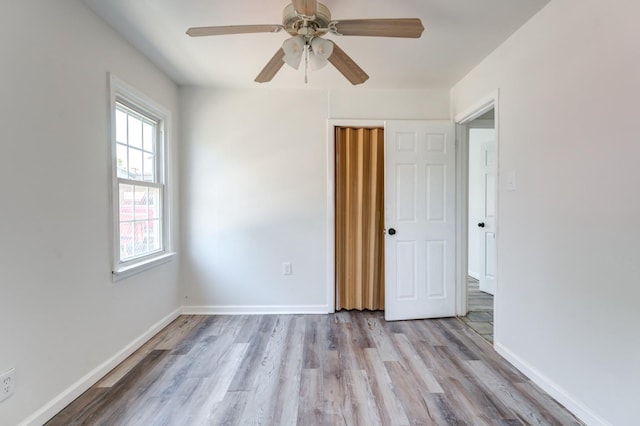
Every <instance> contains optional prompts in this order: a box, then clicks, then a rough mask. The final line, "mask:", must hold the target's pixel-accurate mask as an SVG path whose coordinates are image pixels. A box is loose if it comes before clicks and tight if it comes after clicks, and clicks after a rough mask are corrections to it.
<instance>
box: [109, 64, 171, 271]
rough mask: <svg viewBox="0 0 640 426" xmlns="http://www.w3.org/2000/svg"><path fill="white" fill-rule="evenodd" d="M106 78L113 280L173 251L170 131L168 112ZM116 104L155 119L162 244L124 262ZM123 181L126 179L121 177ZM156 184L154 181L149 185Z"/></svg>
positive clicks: (152, 264)
mask: <svg viewBox="0 0 640 426" xmlns="http://www.w3.org/2000/svg"><path fill="white" fill-rule="evenodd" d="M109 80H110V114H109V116H110V119H111V123H110V124H111V135H110V144H111V156H110V160H111V204H112V209H111V211H112V234H113V247H112V276H113V280H114V281H118V280H120V279H122V278H126V277H128V276H131V275H134V274H137V273H139V272H142V271H145V270H147V269H150V268H153V267H155V266H157V265H160V264H162V263H166V262H168V261H170V260H171V259H172V258H173V257H174V256H175V253H174V252H173V246H172V238H171V235H172V226H171V223H172V221H171V219H172V217H171V209H170V206H171V191H170V187H169V179H168V177H169V155H168V146H169V141H168V138H169V135H170V134H171V112H170V111H169V110H168V109H167V108H165V107H163V106H161V105H159V104H157V103H156V102H154V101H152V100H151V99H149V98H148V97H147V96H145V95H144V94H142V93H140V92H139V91H137V90H136V89H134V88H133V87H132V86H130V85H128V84H127V83H125V82H124V81H122V80H120V79H119V78H118V77H116V76H114V75H113V74H110V75H109ZM116 103H120V104H122V105H124V106H126V107H127V108H130V109H132V110H133V111H136V112H138V113H140V114H142V115H144V116H147V117H150V118H153V120H154V121H157V123H158V125H157V131H158V137H157V146H156V151H157V154H156V174H157V185H158V186H161V187H162V212H161V222H162V231H161V232H162V247H163V249H162V250H161V251H158V252H155V253H152V254H149V255H145V256H140V257H136V258H134V259H130V260H127V261H121V259H120V212H119V181H120V180H122V179H119V178H118V170H117V161H116V158H117V142H116ZM125 181H126V179H125ZM152 185H156V184H152Z"/></svg>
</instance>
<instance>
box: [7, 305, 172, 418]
mask: <svg viewBox="0 0 640 426" xmlns="http://www.w3.org/2000/svg"><path fill="white" fill-rule="evenodd" d="M178 316H180V309H176V310H175V311H173V312H171V313H170V314H169V315H167V316H166V317H164V318H162V319H161V320H160V321H158V322H157V323H155V324H153V325H152V326H151V327H149V329H148V330H147V331H145V332H144V333H142V334H141V335H140V336H138V337H136V338H135V339H134V340H133V341H132V342H131V343H129V344H128V345H127V346H125V347H124V348H123V349H121V350H120V351H119V352H118V353H116V354H115V355H113V356H112V357H111V358H109V359H108V360H106V361H105V362H103V363H102V364H100V365H99V366H97V367H96V368H94V369H93V370H91V371H90V372H89V373H87V374H86V375H85V376H84V377H82V378H81V379H80V380H78V381H77V382H75V383H74V384H72V385H71V386H69V387H68V388H67V389H65V390H64V391H63V392H62V393H60V394H59V395H58V396H56V397H55V398H53V399H52V400H50V401H49V402H47V403H46V404H45V405H44V406H43V407H42V408H40V409H39V410H38V411H36V412H35V413H33V414H32V415H31V416H29V417H27V418H26V419H25V420H23V421H22V422H20V423H19V425H20V426H32V425H33V426H36V425H42V424H44V423H46V422H47V421H49V420H50V419H51V418H52V417H53V416H55V415H56V414H58V413H59V412H60V411H61V410H62V409H63V408H65V407H66V406H67V405H69V404H70V403H71V402H73V401H74V400H75V399H76V398H78V397H79V396H80V395H82V394H83V393H84V392H86V391H87V390H88V389H89V388H90V387H91V386H93V385H95V384H96V383H98V381H100V380H101V379H102V378H103V377H104V376H105V375H106V374H107V373H109V372H110V371H111V370H113V369H114V368H116V367H117V366H118V364H120V363H121V362H122V361H124V360H125V359H127V357H129V356H130V355H131V354H133V353H134V352H135V351H137V350H138V349H140V347H142V345H144V344H145V343H147V342H148V341H149V340H150V339H151V338H152V337H153V336H155V335H156V334H157V333H158V332H160V331H161V330H162V329H163V328H165V327H166V326H168V325H169V324H170V323H171V322H172V321H173V320H175V319H176V318H178Z"/></svg>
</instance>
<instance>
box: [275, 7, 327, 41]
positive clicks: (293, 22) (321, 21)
mask: <svg viewBox="0 0 640 426" xmlns="http://www.w3.org/2000/svg"><path fill="white" fill-rule="evenodd" d="M304 21H305V20H304V18H303V17H302V16H300V15H298V13H297V12H296V10H295V8H294V7H293V4H289V5H288V6H287V7H285V8H284V12H283V13H282V25H283V26H284V27H285V30H286V31H287V32H288V33H289V34H291V35H298V34H299V30H300V28H301V27H302V26H303V25H304ZM307 22H308V25H309V26H310V27H312V28H313V29H314V30H317V29H318V28H324V29H326V28H327V27H328V26H329V22H331V12H329V9H328V8H327V7H326V6H325V5H323V4H322V3H318V6H317V9H316V14H315V16H314V17H313V19H309V20H307ZM324 33H326V31H322V32H320V34H316V35H322V34H324Z"/></svg>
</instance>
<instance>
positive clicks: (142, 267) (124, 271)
mask: <svg viewBox="0 0 640 426" xmlns="http://www.w3.org/2000/svg"><path fill="white" fill-rule="evenodd" d="M175 256H176V254H175V253H173V252H171V253H164V254H161V255H160V256H156V257H154V258H151V259H145V260H142V261H140V262H138V263H134V264H133V265H127V266H123V267H120V268H118V269H114V270H113V271H112V272H111V275H112V278H113V282H116V281H120V280H122V279H125V278H127V277H130V276H132V275H136V274H139V273H140V272H143V271H146V270H149V269H151V268H155V267H156V266H158V265H162V264H163V263H167V262H170V261H171V260H172V259H173V258H174V257H175Z"/></svg>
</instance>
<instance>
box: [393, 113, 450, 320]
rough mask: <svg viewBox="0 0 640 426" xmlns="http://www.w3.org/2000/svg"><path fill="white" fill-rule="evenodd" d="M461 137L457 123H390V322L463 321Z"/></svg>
mask: <svg viewBox="0 0 640 426" xmlns="http://www.w3.org/2000/svg"><path fill="white" fill-rule="evenodd" d="M454 134H455V133H454V127H453V124H452V123H449V122H429V121H388V122H386V126H385V175H384V178H385V195H384V196H385V229H386V236H385V319H386V320H389V321H391V320H404V319H416V318H436V317H448V316H454V315H455V276H454V275H455V170H454V168H455V137H454Z"/></svg>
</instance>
